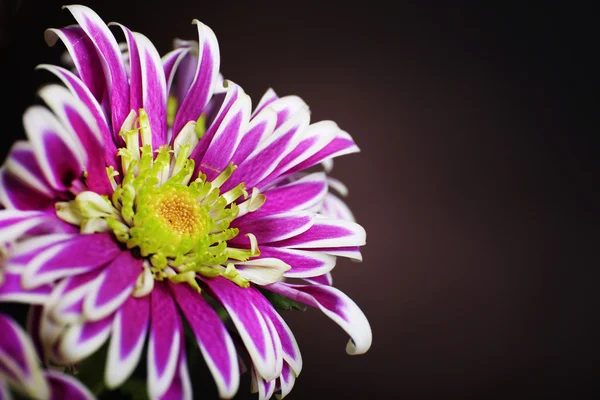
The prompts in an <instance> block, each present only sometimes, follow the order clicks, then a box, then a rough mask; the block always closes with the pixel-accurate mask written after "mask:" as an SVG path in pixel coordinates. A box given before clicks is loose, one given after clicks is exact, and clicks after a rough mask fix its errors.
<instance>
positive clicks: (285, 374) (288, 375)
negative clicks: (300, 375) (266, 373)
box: [278, 364, 297, 399]
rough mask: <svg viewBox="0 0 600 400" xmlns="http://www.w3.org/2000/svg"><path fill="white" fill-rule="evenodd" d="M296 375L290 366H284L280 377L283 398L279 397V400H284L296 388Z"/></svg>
mask: <svg viewBox="0 0 600 400" xmlns="http://www.w3.org/2000/svg"><path fill="white" fill-rule="evenodd" d="M296 375H297V373H294V371H293V370H292V369H291V368H290V366H289V365H288V364H283V371H281V376H280V377H279V386H280V388H281V396H280V397H278V399H283V398H285V396H287V395H288V394H290V392H291V391H292V388H293V387H294V383H296Z"/></svg>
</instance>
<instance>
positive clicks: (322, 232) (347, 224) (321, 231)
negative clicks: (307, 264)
mask: <svg viewBox="0 0 600 400" xmlns="http://www.w3.org/2000/svg"><path fill="white" fill-rule="evenodd" d="M366 238H367V234H366V232H365V229H364V228H363V227H362V226H360V225H359V224H357V223H355V222H351V221H344V220H341V219H328V218H324V217H323V218H316V219H315V220H314V223H313V225H312V226H311V227H310V229H308V230H307V231H305V232H303V233H301V234H299V235H297V236H294V237H292V238H290V239H286V240H282V241H280V242H279V243H277V245H278V246H280V247H290V248H300V249H312V248H322V247H351V246H362V245H364V244H365V242H366Z"/></svg>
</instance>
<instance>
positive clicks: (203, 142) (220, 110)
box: [173, 82, 244, 178]
mask: <svg viewBox="0 0 600 400" xmlns="http://www.w3.org/2000/svg"><path fill="white" fill-rule="evenodd" d="M243 93H244V91H243V90H242V88H241V87H239V86H238V85H236V84H235V83H233V82H231V83H230V85H229V86H227V89H226V91H225V93H223V94H220V95H216V96H214V97H213V99H212V100H211V101H210V103H208V105H207V106H206V109H205V111H204V114H205V115H206V116H207V122H206V123H207V126H208V128H207V130H206V133H205V134H204V136H202V139H200V141H199V142H198V145H197V146H196V148H194V150H193V151H192V153H191V154H190V158H191V159H192V160H194V162H195V163H196V168H195V169H196V171H195V173H194V175H193V178H195V177H197V176H198V174H199V173H200V172H204V171H200V164H201V161H202V158H203V157H204V155H205V154H206V152H207V151H208V149H209V147H210V143H211V142H212V140H213V137H214V136H215V134H216V133H217V130H218V129H219V128H220V126H221V124H222V123H223V121H224V120H225V117H226V116H227V115H229V110H231V108H232V107H233V105H234V104H235V103H236V101H237V100H238V98H239V97H240V96H241V95H242V94H243ZM221 99H222V102H221ZM219 103H220V105H219ZM208 109H210V110H208ZM207 110H208V111H210V114H208V115H207V114H206V112H207ZM173 132H174V133H175V135H174V136H173V137H174V138H175V137H176V134H177V133H178V132H176V131H173Z"/></svg>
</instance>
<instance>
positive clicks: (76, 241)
mask: <svg viewBox="0 0 600 400" xmlns="http://www.w3.org/2000/svg"><path fill="white" fill-rule="evenodd" d="M119 253H121V248H120V247H119V245H118V244H117V243H115V241H114V240H113V238H112V236H111V234H108V233H95V234H91V235H80V236H76V237H74V238H72V239H68V240H65V241H63V242H59V243H57V244H55V245H53V246H51V247H49V248H47V249H44V250H43V251H41V252H40V253H39V254H37V255H36V256H35V257H34V258H33V259H32V260H31V261H30V262H29V264H28V265H27V268H26V269H25V271H24V272H23V278H22V281H21V282H22V284H23V286H24V287H25V288H34V287H37V286H40V285H43V284H46V283H50V282H52V281H54V280H56V279H59V278H63V277H66V276H71V275H76V274H81V273H84V272H88V271H90V270H92V269H95V268H98V267H101V266H102V265H104V264H106V263H108V262H109V261H111V260H112V259H114V258H115V257H116V256H117V255H119Z"/></svg>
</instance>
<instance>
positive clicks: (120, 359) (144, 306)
mask: <svg viewBox="0 0 600 400" xmlns="http://www.w3.org/2000/svg"><path fill="white" fill-rule="evenodd" d="M149 321H150V296H144V297H140V298H135V297H129V298H128V299H127V301H126V302H125V303H124V304H123V306H122V307H121V308H120V309H119V311H117V313H116V315H115V319H114V321H113V327H112V335H111V340H110V345H109V347H108V357H107V360H106V370H105V375H104V381H105V383H106V386H107V387H108V388H110V389H114V388H117V387H119V386H120V385H121V384H123V382H125V381H126V380H127V378H129V376H130V375H131V374H132V373H133V370H134V369H135V367H136V366H137V364H138V362H139V361H140V357H141V355H142V350H143V348H144V342H145V341H146V332H147V331H148V324H149Z"/></svg>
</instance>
